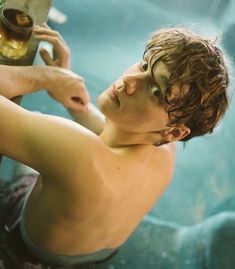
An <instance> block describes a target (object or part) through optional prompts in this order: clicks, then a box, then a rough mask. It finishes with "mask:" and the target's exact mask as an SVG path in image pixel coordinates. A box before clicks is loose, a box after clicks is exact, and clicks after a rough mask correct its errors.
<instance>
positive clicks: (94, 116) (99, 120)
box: [68, 103, 105, 135]
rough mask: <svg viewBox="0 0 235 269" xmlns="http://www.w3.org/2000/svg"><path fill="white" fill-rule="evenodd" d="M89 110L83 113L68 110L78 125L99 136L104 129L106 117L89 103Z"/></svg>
mask: <svg viewBox="0 0 235 269" xmlns="http://www.w3.org/2000/svg"><path fill="white" fill-rule="evenodd" d="M87 108H88V109H87V111H86V112H83V113H78V112H75V111H73V110H71V109H68V111H69V113H70V115H71V116H72V117H73V119H74V120H75V121H76V122H77V123H79V124H81V125H83V126H84V127H86V128H87V129H89V130H91V131H92V132H93V133H95V134H97V135H99V134H100V133H101V131H102V130H103V127H104V123H105V117H104V115H103V114H102V113H101V112H100V111H99V110H98V109H97V108H96V107H95V106H94V105H93V104H92V103H89V104H88V106H87Z"/></svg>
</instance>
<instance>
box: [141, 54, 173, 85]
mask: <svg viewBox="0 0 235 269" xmlns="http://www.w3.org/2000/svg"><path fill="white" fill-rule="evenodd" d="M164 55H165V52H164V51H163V50H160V51H156V50H149V51H148V52H147V53H146V54H145V57H144V58H145V59H146V60H147V61H148V63H149V64H150V66H151V73H152V77H153V78H154V80H155V81H156V82H157V83H158V84H159V85H160V86H161V89H162V90H165V88H166V84H167V82H168V81H169V79H170V76H171V73H170V71H169V69H168V67H167V65H166V63H165V62H164V61H163V56H164Z"/></svg>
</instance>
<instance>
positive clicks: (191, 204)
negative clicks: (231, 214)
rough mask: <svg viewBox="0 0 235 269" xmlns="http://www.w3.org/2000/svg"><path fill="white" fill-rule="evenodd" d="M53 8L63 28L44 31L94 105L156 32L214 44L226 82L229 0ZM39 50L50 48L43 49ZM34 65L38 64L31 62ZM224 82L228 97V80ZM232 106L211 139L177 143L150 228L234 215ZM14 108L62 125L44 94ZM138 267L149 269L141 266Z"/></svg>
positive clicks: (231, 55) (73, 1)
mask: <svg viewBox="0 0 235 269" xmlns="http://www.w3.org/2000/svg"><path fill="white" fill-rule="evenodd" d="M53 6H54V7H56V8H58V9H59V10H60V11H61V12H63V13H64V14H66V16H67V21H66V22H65V23H63V24H58V23H56V22H54V21H50V20H49V25H50V26H51V27H52V28H54V29H56V30H57V31H59V32H60V33H61V34H62V36H63V37H64V39H65V40H66V42H67V43H68V45H69V46H70V48H71V53H72V69H73V70H74V71H75V72H77V73H79V74H80V75H82V76H83V77H84V78H85V80H86V85H87V87H88V89H89V91H90V95H91V98H92V101H93V102H94V103H95V101H96V97H97V96H98V94H99V93H100V92H102V91H103V90H104V89H106V87H107V86H109V85H110V83H112V82H113V80H115V79H116V78H117V77H118V76H119V75H120V74H121V73H122V72H123V71H124V70H125V69H126V68H127V67H128V66H129V65H130V64H133V63H135V62H137V61H139V59H140V58H141V57H142V54H143V51H144V45H145V41H146V40H147V39H148V38H149V36H150V34H151V33H152V32H153V31H155V30H158V29H160V28H162V27H172V26H188V27H190V28H191V29H192V30H193V31H195V32H197V33H198V34H202V35H205V36H210V37H216V36H220V37H222V41H221V43H220V47H222V48H223V49H224V51H225V52H226V54H227V57H228V59H229V62H230V73H231V78H232V77H233V68H234V60H235V43H234V42H235V15H234V10H235V1H233V0H197V1H195V0H164V1H161V0H99V1H94V0H66V1H62V0H54V1H53ZM40 46H43V47H47V48H49V49H50V46H49V45H48V44H46V43H41V44H40ZM35 64H42V62H41V61H40V59H39V56H38V55H37V57H36V59H35ZM231 82H232V83H231V96H232V91H233V84H234V83H233V79H232V81H231ZM234 102H235V100H234V98H232V99H231V105H230V108H229V111H228V112H227V114H226V116H225V119H224V120H223V121H222V122H221V124H220V125H219V126H218V127H217V129H216V130H215V132H214V133H213V134H212V135H208V136H204V137H201V138H196V139H193V140H192V141H190V142H188V143H187V144H186V147H185V148H183V144H181V143H178V145H177V148H178V152H177V162H176V168H175V174H174V178H173V181H172V183H171V185H170V186H169V188H168V189H167V191H166V192H165V193H164V194H163V196H162V197H161V199H160V200H159V202H158V203H157V204H156V205H155V206H154V208H153V209H152V210H151V211H150V212H149V216H150V218H151V219H152V220H153V222H154V219H160V220H163V221H166V222H174V223H178V224H180V225H186V226H188V225H194V224H197V223H200V222H201V221H204V220H205V219H207V218H208V217H210V216H212V215H215V214H216V213H218V212H222V211H224V210H234V209H235V161H234V160H235V118H234V115H235V106H234ZM22 106H24V107H26V108H28V109H30V110H36V111H41V112H43V113H48V114H55V115H59V116H63V117H67V118H70V116H69V115H68V113H67V112H66V110H65V109H64V108H63V106H62V105H60V104H58V103H56V102H54V101H53V100H52V99H50V98H48V96H47V94H46V92H38V93H34V94H31V95H28V96H25V97H24V98H23V102H22ZM1 177H5V178H6V179H10V178H11V160H9V159H7V158H5V159H4V160H3V165H2V166H1ZM143 180H144V179H143ZM139 229H141V228H139ZM141 233H144V230H141ZM149 244H151V243H149ZM147 255H148V254H146V259H147ZM125 264H128V263H126V262H125ZM121 265H122V266H123V267H122V266H121ZM125 266H126V267H124V263H122V264H121V263H120V264H119V266H117V267H113V268H111V267H107V268H109V269H114V268H137V267H138V266H137V265H135V266H134V267H132V265H131V263H130V264H129V265H128V266H129V267H128V266H127V265H125ZM138 268H139V267H138ZM142 268H154V267H151V264H149V267H142ZM155 268H156V267H155ZM159 268H165V267H159Z"/></svg>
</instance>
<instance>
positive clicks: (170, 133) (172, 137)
mask: <svg viewBox="0 0 235 269" xmlns="http://www.w3.org/2000/svg"><path fill="white" fill-rule="evenodd" d="M190 132H191V130H190V128H188V127H186V126H185V125H184V124H180V125H178V126H176V127H173V128H170V129H167V130H164V131H163V132H162V134H161V135H162V138H163V139H164V140H165V141H167V142H173V141H179V140H181V139H183V138H185V137H186V136H188V135H189V134H190Z"/></svg>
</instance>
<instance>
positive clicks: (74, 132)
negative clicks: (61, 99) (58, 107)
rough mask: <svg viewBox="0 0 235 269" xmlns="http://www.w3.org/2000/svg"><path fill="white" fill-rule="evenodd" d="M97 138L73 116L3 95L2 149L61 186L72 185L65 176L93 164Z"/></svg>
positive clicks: (0, 117) (0, 113)
mask: <svg viewBox="0 0 235 269" xmlns="http://www.w3.org/2000/svg"><path fill="white" fill-rule="evenodd" d="M97 141H98V139H97V136H96V135H94V134H93V133H92V132H90V131H88V130H87V129H85V128H83V127H82V126H81V125H79V124H76V123H75V122H73V121H71V120H67V119H63V118H60V117H56V116H50V115H43V114H40V113H33V112H30V111H27V110H25V109H24V108H22V107H20V106H18V105H16V104H14V103H13V102H11V101H9V100H8V99H6V98H5V97H3V96H0V153H1V154H3V155H4V156H8V157H10V158H12V159H14V160H17V161H20V162H22V163H24V164H26V165H28V166H30V167H32V168H34V169H35V170H37V171H39V172H40V173H41V174H42V176H43V178H44V177H45V179H48V180H52V181H54V182H58V184H59V185H60V186H63V187H66V186H67V187H69V186H70V184H71V182H66V180H68V179H70V180H71V179H73V178H74V173H76V169H78V171H81V172H82V171H83V170H85V169H87V167H89V166H90V165H91V162H92V160H91V159H90V158H89V157H90V153H89V152H94V151H95V148H96V145H97ZM84 173H85V171H84ZM74 180H76V179H75V178H74Z"/></svg>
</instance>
